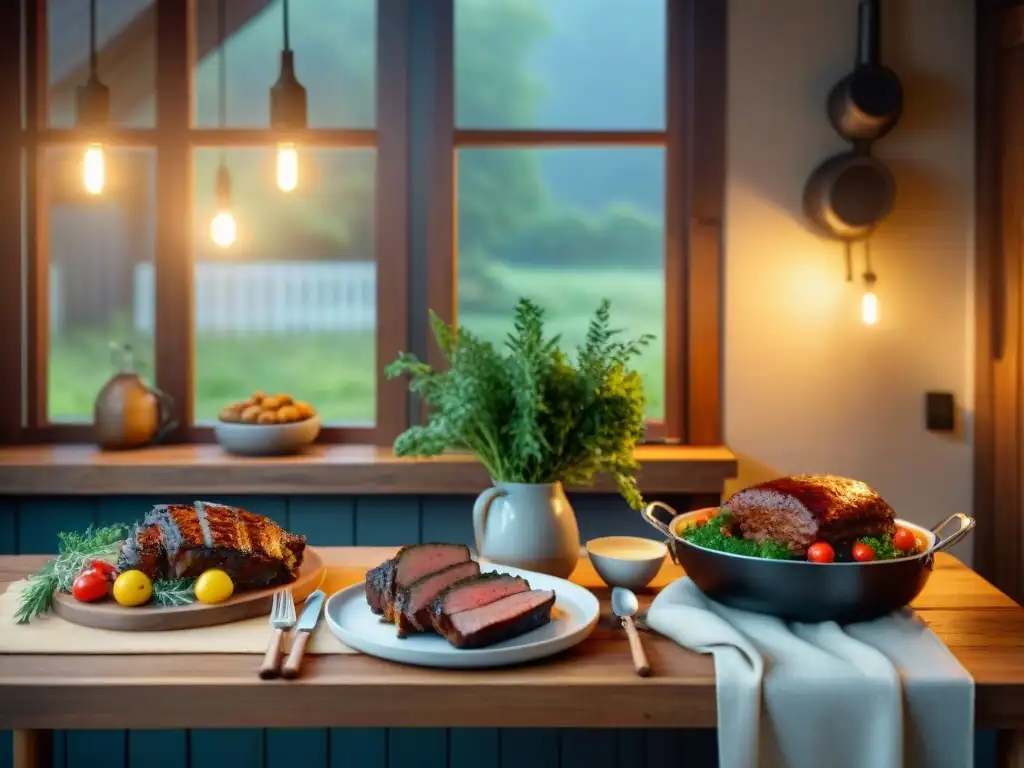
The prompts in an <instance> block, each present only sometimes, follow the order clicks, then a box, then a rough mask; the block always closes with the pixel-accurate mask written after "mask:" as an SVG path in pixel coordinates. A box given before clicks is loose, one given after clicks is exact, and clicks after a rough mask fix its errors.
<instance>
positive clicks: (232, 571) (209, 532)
mask: <svg viewBox="0 0 1024 768" xmlns="http://www.w3.org/2000/svg"><path fill="white" fill-rule="evenodd" d="M305 548H306V538H305V537H304V536H296V535H294V534H291V533H288V532H287V531H285V530H283V529H282V528H281V526H279V525H278V524H277V523H275V522H274V521H273V520H270V519H269V518H266V517H262V516H260V515H255V514H253V513H251V512H247V511H246V510H244V509H238V508H236V507H228V506H225V505H223V504H214V503H211V502H203V501H197V502H195V504H166V505H161V506H157V507H154V508H153V509H152V510H151V511H150V512H149V513H148V514H147V515H146V516H145V518H144V519H143V521H142V523H141V524H140V525H138V526H136V528H135V531H134V533H133V535H132V537H131V538H129V539H128V540H127V541H126V542H124V544H123V545H122V547H121V552H120V556H119V558H118V560H119V562H118V566H119V568H121V569H123V570H126V569H129V568H135V569H138V570H140V571H142V572H143V573H145V574H146V575H148V576H149V577H150V578H153V579H157V578H193V577H196V576H199V575H200V574H201V573H202V572H203V571H206V570H208V569H210V568H221V569H222V570H224V571H225V572H226V573H227V574H228V575H229V576H230V577H231V580H232V581H233V582H234V584H235V587H236V588H238V589H252V588H258V587H269V586H274V585H277V584H287V583H288V582H291V581H294V580H295V577H296V575H297V574H298V570H299V567H300V566H301V565H302V558H303V554H304V553H305Z"/></svg>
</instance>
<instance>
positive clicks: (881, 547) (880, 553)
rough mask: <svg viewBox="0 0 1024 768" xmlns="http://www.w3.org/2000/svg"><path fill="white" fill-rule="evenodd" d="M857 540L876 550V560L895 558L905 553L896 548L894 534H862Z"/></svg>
mask: <svg viewBox="0 0 1024 768" xmlns="http://www.w3.org/2000/svg"><path fill="white" fill-rule="evenodd" d="M857 541H859V542H861V543H863V544H867V545H868V546H869V547H871V548H872V549H873V550H874V551H875V560H895V559H896V558H897V557H901V556H902V555H903V553H901V552H899V551H897V550H896V547H895V545H894V544H893V543H892V534H889V533H883V534H882V535H881V536H862V537H861V538H859V539H857Z"/></svg>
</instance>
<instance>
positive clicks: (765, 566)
mask: <svg viewBox="0 0 1024 768" xmlns="http://www.w3.org/2000/svg"><path fill="white" fill-rule="evenodd" d="M657 509H663V510H665V511H667V512H668V513H669V514H670V515H671V519H670V520H669V522H668V524H666V523H664V522H662V521H661V520H659V519H658V518H657V517H656V516H655V510H657ZM708 511H709V510H707V509H698V510H696V511H693V512H687V513H686V514H682V515H677V514H676V511H675V510H674V509H672V507H670V506H668V505H667V504H663V503H661V502H660V501H655V502H652V503H651V504H648V505H647V507H646V508H645V509H644V511H643V516H644V518H645V519H646V520H647V522H648V523H650V524H651V525H653V526H654V527H655V528H657V529H658V530H659V531H661V532H662V533H664V534H665V535H666V536H668V538H669V540H668V542H667V543H668V546H669V551H670V552H671V553H672V559H673V560H674V561H675V562H676V563H678V564H679V565H681V566H682V567H683V570H684V571H686V575H687V576H689V577H690V578H691V579H693V582H694V583H695V584H696V585H697V586H698V587H699V588H700V590H701V591H702V592H703V593H704V594H705V595H707V596H708V597H710V598H711V599H712V600H715V601H717V602H720V603H723V604H724V605H728V606H731V607H733V608H740V609H743V610H746V611H756V612H758V613H767V614H771V615H773V616H778V617H779V618H782V619H786V620H789V621H804V622H818V621H836V622H839V623H851V622H856V621H870V620H871V619H876V618H879V617H880V616H884V615H886V614H888V613H892V612H893V611H896V610H899V609H900V608H902V607H904V606H905V605H907V603H909V602H910V601H911V600H913V599H914V598H915V597H917V595H918V593H920V591H921V590H922V589H924V585H925V583H926V582H927V581H928V577H929V576H930V575H931V572H932V567H933V566H934V563H935V553H936V552H941V551H942V550H944V549H948V548H949V547H951V546H953V545H954V544H956V543H957V542H958V541H960V540H961V539H963V538H964V537H965V536H966V535H967V534H968V533H970V532H971V530H972V529H973V528H974V526H975V520H974V518H972V517H968V516H967V515H964V514H959V513H958V514H955V515H951V516H950V517H947V518H946V519H945V520H943V521H942V522H941V523H939V524H938V525H937V526H935V527H934V528H933V529H932V530H930V531H929V530H926V529H924V528H921V527H920V526H917V525H914V524H913V523H908V522H906V521H905V520H897V521H896V523H897V525H899V526H902V527H905V528H909V529H911V530H912V531H914V532H915V533H916V534H918V535H919V536H920V537H921V538H922V539H923V540H924V541H925V543H926V544H927V547H926V549H925V551H924V552H921V553H919V554H917V555H914V556H912V557H905V558H899V559H896V560H876V561H872V562H869V563H828V564H819V563H811V562H805V561H795V560H793V561H791V560H766V559H763V558H759V557H747V556H746V555H733V554H729V553H727V552H718V551H716V550H711V549H704V548H703V547H698V546H696V545H695V544H691V543H690V542H688V541H686V539H684V538H682V537H681V536H679V535H677V533H678V532H679V531H680V530H681V528H682V527H683V526H684V524H685V523H686V522H687V521H689V520H693V519H694V518H695V517H698V516H700V515H703V514H707V513H708ZM711 511H712V513H714V512H717V511H718V510H717V509H715V510H711ZM954 520H955V521H957V522H959V524H960V527H959V529H958V530H956V531H955V532H954V533H953V534H951V535H949V536H946V537H943V535H942V532H943V531H944V530H945V529H946V527H947V526H949V525H950V524H951V523H952V522H953V521H954Z"/></svg>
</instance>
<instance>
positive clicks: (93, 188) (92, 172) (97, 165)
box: [82, 144, 106, 195]
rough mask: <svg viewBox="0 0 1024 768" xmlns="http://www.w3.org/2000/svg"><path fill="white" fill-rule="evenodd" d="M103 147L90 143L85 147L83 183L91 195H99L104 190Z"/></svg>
mask: <svg viewBox="0 0 1024 768" xmlns="http://www.w3.org/2000/svg"><path fill="white" fill-rule="evenodd" d="M103 166H104V158H103V147H102V146H100V145H99V144H90V145H89V146H88V147H86V149H85V158H84V159H83V160H82V185H83V186H84V187H85V191H86V192H88V193H89V194H90V195H98V194H99V193H100V192H102V191H103V182H104V176H105V175H106V173H105V169H104V167H103Z"/></svg>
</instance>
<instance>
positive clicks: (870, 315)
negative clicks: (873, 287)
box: [860, 291, 878, 325]
mask: <svg viewBox="0 0 1024 768" xmlns="http://www.w3.org/2000/svg"><path fill="white" fill-rule="evenodd" d="M860 319H861V320H863V321H864V324H865V325H874V324H875V323H877V322H878V296H877V295H876V294H875V292H874V291H865V292H864V296H863V297H862V298H861V300H860Z"/></svg>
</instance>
